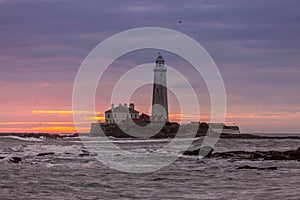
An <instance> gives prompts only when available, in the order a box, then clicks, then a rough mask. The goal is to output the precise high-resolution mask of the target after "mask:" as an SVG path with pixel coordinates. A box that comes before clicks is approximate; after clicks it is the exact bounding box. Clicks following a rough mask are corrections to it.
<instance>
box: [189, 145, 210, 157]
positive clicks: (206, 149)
mask: <svg viewBox="0 0 300 200" xmlns="http://www.w3.org/2000/svg"><path fill="white" fill-rule="evenodd" d="M213 151H214V149H213V148H212V147H210V146H204V147H202V148H198V149H194V150H186V151H185V152H183V155H187V156H198V155H200V156H203V157H210V156H212V155H213Z"/></svg>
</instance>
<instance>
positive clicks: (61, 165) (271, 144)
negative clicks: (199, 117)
mask: <svg viewBox="0 0 300 200" xmlns="http://www.w3.org/2000/svg"><path fill="white" fill-rule="evenodd" d="M84 141H85V142H84V143H83V142H82V138H81V137H65V138H58V139H50V138H43V137H40V138H22V137H18V136H0V158H1V159H0V165H1V167H0V199H5V200H8V199H247V200H251V199H255V200H259V199H268V200H269V199H280V200H282V199H300V162H299V161H270V160H268V161H264V160H235V159H220V158H201V157H199V156H182V155H181V152H177V151H176V148H175V149H172V151H173V152H168V151H166V152H164V156H166V155H170V156H173V157H174V155H177V157H178V158H177V159H176V160H175V161H174V162H171V163H170V164H168V165H167V166H164V167H162V168H161V169H156V170H154V171H148V172H140V171H139V167H141V166H139V165H137V166H136V173H135V172H134V171H133V172H132V171H131V172H126V171H122V170H118V169H116V168H114V167H112V166H109V165H108V164H107V163H105V162H103V161H101V159H99V157H98V156H97V155H99V154H101V151H99V150H97V151H96V150H95V151H94V150H93V149H92V147H93V146H95V145H91V146H89V145H88V146H87V145H86V144H87V141H90V143H93V141H94V138H88V137H85V138H84ZM101 141H102V143H101ZM171 141H172V139H116V138H110V139H109V141H107V140H101V138H100V140H97V143H96V144H97V145H100V146H101V145H104V144H106V143H107V142H111V143H112V144H114V145H115V146H117V147H119V148H120V149H123V150H126V155H127V157H128V158H130V157H133V156H134V155H135V154H136V152H139V153H140V154H145V155H151V154H152V153H153V152H156V151H159V149H161V148H164V147H165V146H167V145H168V144H170V142H171ZM202 141H203V138H196V139H194V142H193V143H192V144H191V146H190V148H197V146H199V145H201V142H202ZM180 142H181V139H178V141H177V143H176V144H177V145H179V146H180ZM182 142H183V143H184V139H182ZM298 147H300V140H295V139H219V140H218V142H217V143H216V145H215V147H214V151H215V152H226V151H258V150H260V151H271V150H275V151H286V150H293V149H296V148H298ZM106 154H107V152H106ZM108 155H110V157H106V158H107V159H114V158H118V157H120V156H122V155H120V153H118V152H116V151H113V150H112V151H111V152H108ZM13 157H18V158H20V159H21V160H19V161H17V162H12V158H13ZM145 158H146V157H145ZM163 161H164V160H161V162H163ZM119 164H120V165H121V166H122V163H119ZM124 165H126V163H125V164H124ZM132 165H133V166H134V163H131V166H132ZM245 165H249V166H253V167H264V168H266V167H277V168H278V169H277V170H259V169H238V167H240V166H245ZM124 167H125V169H126V166H124Z"/></svg>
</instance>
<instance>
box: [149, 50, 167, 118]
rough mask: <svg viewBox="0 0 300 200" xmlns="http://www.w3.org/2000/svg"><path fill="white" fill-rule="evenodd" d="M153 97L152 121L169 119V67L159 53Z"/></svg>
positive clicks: (155, 69) (155, 68)
mask: <svg viewBox="0 0 300 200" xmlns="http://www.w3.org/2000/svg"><path fill="white" fill-rule="evenodd" d="M153 71H154V82H153V97H152V115H151V118H152V121H169V110H168V94H167V75H166V73H167V68H166V67H165V60H164V58H163V57H162V55H161V54H160V53H159V54H158V57H157V59H156V65H155V67H154V69H153Z"/></svg>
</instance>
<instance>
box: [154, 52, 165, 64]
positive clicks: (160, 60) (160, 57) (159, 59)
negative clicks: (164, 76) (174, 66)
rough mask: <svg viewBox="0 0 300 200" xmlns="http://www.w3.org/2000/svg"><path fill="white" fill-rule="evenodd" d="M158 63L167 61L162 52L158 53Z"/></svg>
mask: <svg viewBox="0 0 300 200" xmlns="http://www.w3.org/2000/svg"><path fill="white" fill-rule="evenodd" d="M156 63H162V64H164V63H165V60H164V58H163V57H162V55H161V54H160V53H158V56H157V58H156Z"/></svg>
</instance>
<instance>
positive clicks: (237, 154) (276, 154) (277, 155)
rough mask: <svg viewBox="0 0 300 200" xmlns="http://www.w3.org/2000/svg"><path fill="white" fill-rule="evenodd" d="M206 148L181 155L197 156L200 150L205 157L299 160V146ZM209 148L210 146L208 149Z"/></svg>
mask: <svg viewBox="0 0 300 200" xmlns="http://www.w3.org/2000/svg"><path fill="white" fill-rule="evenodd" d="M205 148H207V149H206V150H202V151H200V150H201V148H199V149H195V150H188V151H185V152H183V155H189V156H197V155H199V153H200V152H206V153H207V154H206V157H213V158H221V159H229V158H234V159H246V160H297V161H300V147H299V148H298V149H296V150H289V151H253V152H249V151H227V152H216V153H213V149H212V148H211V147H205ZM209 148H211V149H210V150H209Z"/></svg>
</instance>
